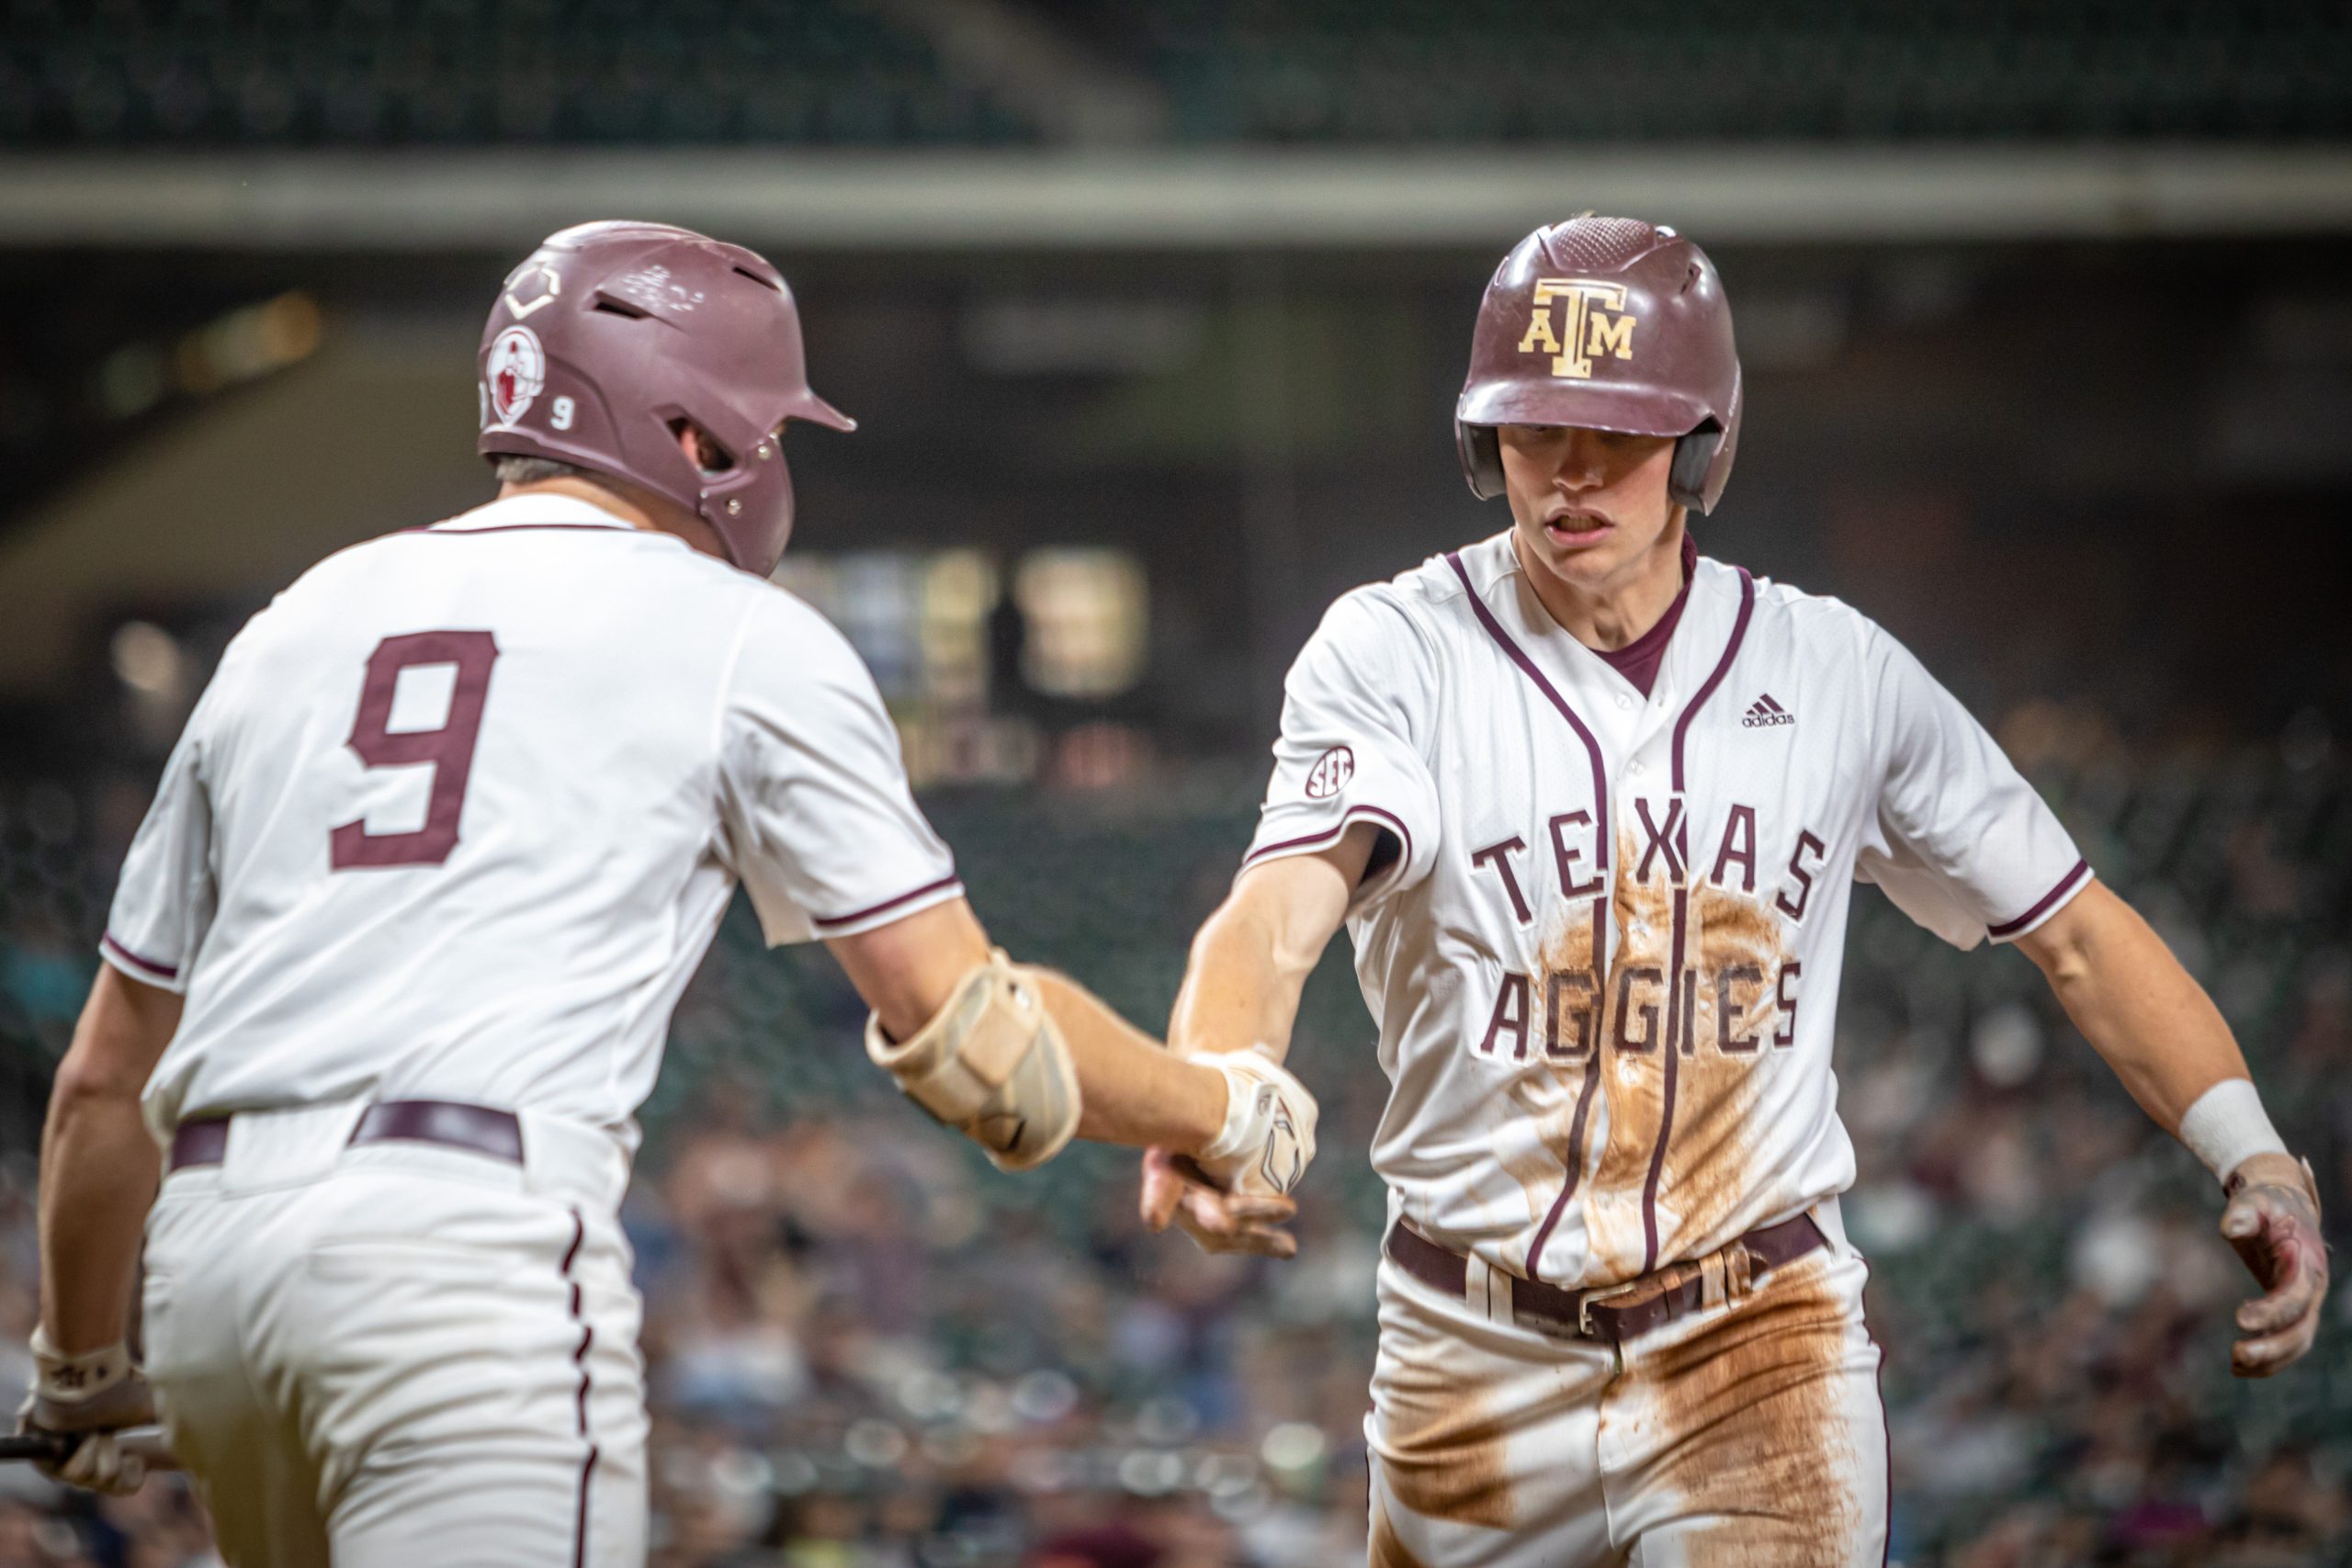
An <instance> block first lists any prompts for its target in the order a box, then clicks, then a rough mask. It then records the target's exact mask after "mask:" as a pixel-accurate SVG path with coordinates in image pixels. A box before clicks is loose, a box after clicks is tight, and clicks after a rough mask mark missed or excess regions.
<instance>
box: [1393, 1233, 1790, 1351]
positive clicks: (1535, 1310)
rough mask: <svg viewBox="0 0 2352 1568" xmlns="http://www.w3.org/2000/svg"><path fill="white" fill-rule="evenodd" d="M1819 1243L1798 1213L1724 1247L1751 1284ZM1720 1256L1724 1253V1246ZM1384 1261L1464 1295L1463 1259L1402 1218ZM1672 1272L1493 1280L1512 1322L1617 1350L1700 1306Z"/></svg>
mask: <svg viewBox="0 0 2352 1568" xmlns="http://www.w3.org/2000/svg"><path fill="white" fill-rule="evenodd" d="M1826 1245H1828V1237H1826V1236H1825V1235H1822V1232H1821V1227H1820V1226H1819V1225H1817V1224H1814V1221H1813V1216H1812V1215H1811V1214H1799V1215H1797V1216H1796V1217H1794V1218H1793V1219H1787V1220H1782V1221H1781V1223H1780V1224H1776V1225H1766V1226H1765V1227H1763V1228H1762V1229H1761V1230H1752V1231H1749V1232H1748V1233H1747V1235H1744V1236H1741V1237H1740V1238H1739V1239H1738V1240H1737V1241H1736V1242H1734V1243H1732V1244H1731V1246H1732V1247H1745V1248H1746V1249H1747V1269H1748V1274H1749V1277H1750V1278H1754V1277H1755V1276H1757V1275H1759V1274H1762V1273H1764V1272H1765V1271H1766V1270H1768V1269H1778V1268H1780V1267H1781V1266H1782V1265H1783V1264H1789V1263H1793V1262H1795V1261H1796V1260H1797V1259H1798V1258H1803V1257H1804V1255H1805V1254H1806V1253H1808V1252H1812V1251H1813V1250H1815V1248H1817V1247H1825V1246H1826ZM1724 1250H1725V1251H1726V1252H1728V1251H1730V1250H1731V1247H1726V1248H1724ZM1388 1257H1389V1259H1390V1261H1392V1262H1394V1263H1395V1264H1396V1265H1397V1268H1399V1269H1403V1270H1404V1271H1405V1272H1406V1273H1408V1274H1410V1275H1411V1276H1412V1277H1413V1278H1414V1279H1416V1280H1419V1281H1420V1282H1421V1283H1422V1284H1424V1285H1427V1286H1429V1287H1430V1289H1431V1290H1433V1291H1442V1292H1444V1293H1445V1294H1447V1295H1450V1296H1456V1297H1460V1296H1463V1295H1464V1294H1465V1293H1466V1292H1467V1291H1468V1288H1469V1280H1470V1260H1469V1259H1468V1258H1464V1257H1463V1256H1462V1255H1461V1254H1460V1253H1458V1252H1455V1251H1453V1249H1451V1248H1450V1247H1441V1246H1439V1245H1438V1244H1437V1243H1436V1242H1433V1241H1431V1240H1430V1238H1429V1237H1427V1236H1425V1235H1422V1234H1421V1233H1420V1232H1419V1231H1417V1230H1414V1229H1412V1228H1411V1227H1409V1226H1408V1225H1407V1224H1405V1222H1404V1221H1402V1220H1399V1221H1397V1223H1396V1224H1393V1225H1391V1226H1389V1227H1388ZM1686 1267H1687V1266H1686ZM1674 1272H1678V1270H1663V1269H1662V1270H1660V1271H1659V1272H1658V1273H1656V1274H1645V1275H1643V1276H1642V1277H1641V1278H1639V1279H1635V1280H1626V1281H1625V1282H1624V1283H1623V1284H1622V1285H1604V1286H1601V1287H1600V1288H1598V1289H1595V1290H1589V1291H1569V1290H1563V1289H1562V1288H1561V1287H1559V1286H1557V1285H1546V1284H1544V1283H1542V1282H1540V1281H1538V1280H1522V1279H1520V1278H1519V1277H1518V1276H1517V1275H1515V1274H1505V1273H1502V1272H1500V1271H1499V1270H1498V1271H1497V1272H1496V1275H1495V1278H1496V1280H1498V1282H1500V1283H1501V1284H1503V1285H1505V1286H1507V1287H1508V1288H1509V1289H1510V1311H1511V1321H1512V1322H1514V1323H1517V1324H1520V1325H1522V1326H1524V1327H1529V1328H1536V1329H1541V1330H1542V1331H1544V1332H1545V1333H1549V1334H1559V1335H1564V1336H1566V1337H1569V1338H1573V1339H1599V1340H1602V1341H1605V1342H1606V1343H1608V1344H1611V1345H1622V1344H1623V1343H1624V1342H1625V1341H1626V1340H1628V1339H1633V1338H1636V1337H1639V1336H1641V1335H1644V1334H1647V1333H1648V1332H1649V1331H1650V1330H1651V1329H1653V1328H1658V1327H1662V1326H1664V1325H1667V1324H1668V1323H1671V1322H1673V1321H1674V1320H1675V1319H1676V1318H1678V1317H1680V1316H1681V1315H1682V1314H1685V1313H1689V1312H1695V1311H1697V1310H1698V1309H1699V1307H1700V1305H1701V1304H1702V1303H1703V1302H1704V1301H1705V1299H1706V1279H1705V1276H1704V1275H1703V1274H1702V1273H1692V1274H1691V1275H1690V1277H1689V1278H1687V1279H1682V1280H1675V1281H1674V1282H1673V1283H1670V1284H1669V1283H1666V1282H1665V1281H1666V1280H1667V1279H1668V1276H1669V1275H1670V1274H1672V1273H1674Z"/></svg>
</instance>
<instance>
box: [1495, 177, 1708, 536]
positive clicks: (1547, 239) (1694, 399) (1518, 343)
mask: <svg viewBox="0 0 2352 1568" xmlns="http://www.w3.org/2000/svg"><path fill="white" fill-rule="evenodd" d="M1740 405H1741V399H1740V387H1739V353H1738V351H1737V349H1736V348H1735V347H1734V346H1733V344H1732V336H1731V304H1730V302H1729V301H1728V300H1726V299H1724V286H1723V279H1721V278H1720V277H1718V276H1715V266H1714V264H1713V262H1711V261H1709V260H1708V259H1707V256H1706V253H1705V252H1703V251H1702V250H1700V249H1699V247H1698V246H1696V245H1694V244H1692V243H1691V242H1690V241H1688V240H1686V239H1684V238H1683V237H1682V236H1681V235H1679V234H1678V233H1676V232H1675V231H1673V230H1671V229H1665V228H1657V227H1654V226H1652V225H1650V224H1647V223H1644V222H1640V221H1638V220H1634V219H1631V218H1595V217H1592V216H1590V215H1587V216H1584V217H1580V218H1571V219H1569V220H1567V221H1566V222H1565V223H1555V224H1552V225H1550V226H1549V227H1546V228H1543V229H1538V230H1536V231H1535V232H1533V233H1532V234H1530V235H1529V236H1527V238H1525V239H1524V240H1521V242H1520V243H1518V244H1517V245H1515V246H1513V247H1512V248H1511V253H1510V254H1509V255H1507V256H1505V257H1504V258H1503V265H1501V266H1499V267H1498V268H1496V269H1495V276H1494V281H1493V282H1491V283H1489V284H1487V298H1486V299H1485V300H1484V301H1483V302H1482V303H1481V304H1480V305H1479V307H1478V330H1477V334H1476V337H1474V338H1473V339H1472V340H1471V344H1470V374H1469V377H1468V378H1467V379H1465V380H1464V382H1463V384H1462V400H1461V401H1460V402H1459V403H1457V404H1456V405H1455V406H1454V412H1453V430H1454V438H1455V443H1456V445H1457V446H1460V448H1461V451H1462V470H1463V472H1464V474H1466V475H1467V476H1468V477H1469V479H1470V493H1471V494H1473V495H1475V496H1476V497H1477V498H1478V499H1479V500H1481V501H1484V500H1487V498H1488V497H1491V496H1497V495H1500V494H1502V493H1503V465H1502V452H1501V448H1500V444H1499V443H1498V440H1497V438H1496V435H1495V427H1496V426H1497V425H1498V424H1565V425H1576V426H1578V427H1581V428H1584V429H1589V430H1614V431H1622V432H1623V433H1625V434H1630V435H1672V436H1677V437H1679V440H1678V441H1677V442H1676V443H1675V447H1674V466H1673V468H1672V469H1671V470H1669V472H1668V479H1667V492H1668V494H1669V495H1670V496H1672V497H1673V498H1674V500H1675V501H1676V502H1678V503H1679V504H1680V505H1683V506H1688V507H1692V508H1695V509H1696V510H1698V511H1699V512H1702V513H1706V512H1712V511H1713V510H1714V505H1715V501H1716V498H1717V497H1719V496H1721V495H1722V494H1723V492H1724V480H1725V479H1729V478H1730V477H1731V460H1732V457H1733V454H1734V453H1735V452H1736V450H1737V448H1738V446H1739V416H1740Z"/></svg>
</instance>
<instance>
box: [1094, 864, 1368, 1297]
mask: <svg viewBox="0 0 2352 1568" xmlns="http://www.w3.org/2000/svg"><path fill="white" fill-rule="evenodd" d="M1378 837H1379V835H1378V832H1377V830H1376V829H1374V828H1373V827H1372V825H1371V824H1370V823H1357V824H1355V825H1354V826H1353V827H1351V828H1350V829H1348V830H1347V831H1346V832H1344V833H1342V834H1341V835H1340V840H1339V841H1338V842H1337V843H1335V844H1333V845H1332V846H1331V847H1330V848H1329V849H1328V850H1325V851H1323V852H1320V853H1318V854H1311V855H1290V856H1284V857H1283V858H1281V859H1278V860H1272V861H1267V862H1265V863H1262V864H1260V865H1256V866H1252V867H1251V868H1250V870H1248V871H1246V872H1244V873H1242V874H1241V875H1240V877H1239V878H1238V879H1237V880H1236V881H1235V883H1234V885H1233V891H1232V892H1231V893H1230V894H1228V895H1227V897H1226V900H1225V902H1224V903H1223V904H1221V905H1219V906H1218V907H1217V909H1216V913H1215V914H1213V915H1211V916H1210V917H1209V918H1208V919H1207V921H1206V922H1205V923H1204V925H1203V926H1202V927H1201V930H1200V934H1199V935H1197V936H1195V937H1194V938H1193V952H1192V957H1191V960H1190V962H1189V963H1188V964H1186V966H1185V971H1184V984H1183V987H1182V989H1181V990H1179V991H1178V992H1177V994H1176V1008H1175V1011H1174V1013H1173V1014H1172V1015H1171V1016H1170V1019H1169V1021H1168V1043H1169V1045H1170V1049H1172V1050H1177V1051H1184V1052H1216V1053H1232V1052H1246V1051H1253V1050H1254V1051H1260V1052H1263V1053H1264V1054H1265V1055H1269V1056H1271V1057H1272V1058H1273V1059H1274V1060H1276V1061H1278V1062H1279V1061H1281V1060H1282V1059H1283V1057H1284V1056H1285V1055H1288V1054H1289V1051H1290V1036H1291V1029H1292V1026H1293V1025H1294V1024H1295V1023H1296V1022H1297V1021H1298V1001H1299V996H1300V993H1301V992H1302V991H1304V990H1305V988H1306V977H1307V976H1309V975H1311V974H1313V973H1314V972H1315V965H1316V964H1317V962H1318V961H1320V960H1321V958H1322V956H1323V950H1324V949H1325V948H1327V947H1329V945H1330V944H1331V938H1332V937H1334V936H1335V935H1337V934H1338V933H1339V930H1340V923H1341V922H1342V921H1343V920H1345V919H1347V913H1348V898H1349V895H1350V894H1351V892H1353V890H1354V889H1355V887H1356V886H1357V885H1358V884H1359V883H1361V882H1362V881H1363V874H1364V869H1365V867H1367V866H1368V865H1370V864H1371V863H1372V852H1373V849H1374V846H1375V844H1376V843H1377V842H1378ZM1242 1059H1244V1060H1246V1059H1247V1058H1242ZM1171 1152H1181V1151H1171V1149H1170V1148H1155V1149H1153V1150H1152V1151H1151V1152H1150V1153H1149V1154H1148V1155H1146V1156H1144V1168H1143V1189H1142V1192H1141V1195H1140V1199H1139V1202H1138V1207H1139V1209H1140V1211H1141V1213H1142V1215H1143V1220H1144V1223H1145V1224H1148V1225H1149V1226H1150V1227H1151V1228H1152V1229H1153V1230H1165V1229H1167V1228H1168V1226H1169V1225H1170V1224H1179V1225H1182V1227H1183V1229H1184V1230H1185V1231H1186V1233H1187V1234H1189V1235H1191V1236H1192V1237H1193V1240H1195V1241H1197V1242H1199V1243H1200V1244H1201V1246H1202V1247H1205V1248H1206V1249H1207V1250H1209V1251H1211V1252H1256V1253H1262V1254H1266V1255H1268V1256H1271V1257H1275V1258H1288V1257H1291V1256H1293V1255H1295V1253H1296V1252H1297V1250H1298V1243H1297V1241H1296V1239H1295V1237H1293V1236H1292V1235H1290V1234H1289V1233H1288V1232H1286V1231H1284V1230H1283V1228H1282V1227H1283V1224H1284V1222H1286V1221H1287V1220H1288V1219H1289V1218H1290V1217H1291V1214H1292V1213H1293V1207H1292V1205H1291V1203H1290V1201H1289V1199H1288V1198H1287V1197H1283V1196H1272V1197H1269V1196H1267V1195H1265V1194H1261V1193H1254V1192H1249V1191H1237V1190H1231V1188H1230V1185H1229V1184H1226V1183H1221V1182H1218V1181H1215V1180H1212V1179H1209V1176H1210V1173H1208V1172H1204V1171H1203V1170H1201V1169H1199V1168H1196V1167H1193V1166H1192V1165H1191V1164H1190V1163H1189V1162H1187V1161H1183V1160H1179V1159H1175V1158H1172V1157H1170V1156H1171Z"/></svg>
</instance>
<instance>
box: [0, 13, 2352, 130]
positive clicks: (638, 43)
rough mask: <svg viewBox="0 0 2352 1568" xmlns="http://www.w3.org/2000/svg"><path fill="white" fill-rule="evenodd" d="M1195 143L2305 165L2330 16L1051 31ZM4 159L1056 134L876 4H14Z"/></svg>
mask: <svg viewBox="0 0 2352 1568" xmlns="http://www.w3.org/2000/svg"><path fill="white" fill-rule="evenodd" d="M1029 3H1030V4H1031V5H1032V6H1033V8H1034V9H1035V10H1036V11H1038V12H1039V13H1040V14H1041V15H1042V16H1044V17H1046V18H1047V19H1048V20H1050V21H1052V22H1053V23H1055V24H1057V26H1059V27H1060V28H1062V29H1063V30H1064V31H1065V32H1066V33H1068V34H1069V36H1070V37H1071V38H1073V39H1077V40H1079V41H1080V42H1081V43H1083V44H1085V45H1087V46H1090V47H1091V48H1092V49H1093V50H1094V51H1097V53H1098V54H1099V55H1100V56H1101V57H1103V59H1105V60H1107V61H1112V62H1117V63H1118V64H1120V65H1122V66H1124V67H1125V68H1126V69H1128V70H1129V71H1130V72H1131V73H1134V74H1135V75H1136V76H1137V77H1139V78H1141V79H1143V80H1144V81H1146V82H1148V83H1150V84H1153V85H1157V86H1158V88H1159V91H1160V93H1161V94H1162V96H1164V97H1165V98H1166V100H1167V102H1168V106H1169V115H1168V126H1169V134H1170V137H1171V138H1172V139H1173V140H1175V141H1181V142H1230V141H1273V142H1288V141H1297V142H1356V143H1363V142H1368V143H1390V142H1396V143H1403V142H1453V143H1481V142H1540V141H1713V140H1718V139H1753V138H1762V139H1768V140H1788V139H1796V140H1811V139H1825V140H1826V139H1846V140H1856V141H1889V140H1895V141H1905V140H1958V141H2052V140H2055V141H2083V140H2089V141H2109V140H2153V139H2195V140H2203V141H2211V140H2217V139H2220V140H2230V139H2245V140H2257V141H2268V140H2298V139H2301V140H2309V139H2324V138H2340V137H2342V136H2345V135H2346V134H2347V133H2352V26H2347V24H2346V19H2345V13H2344V10H2343V7H2342V6H2335V5H2330V4H2326V3H2325V0H2249V3H2245V4H2239V5H2233V6H2219V5H2211V6H2126V5H2120V4H2098V5H2051V4H2046V3H2043V0H1991V3H1987V4H1983V5H1972V6H1910V5H1898V4H1888V3H1883V0H1882V3H1875V4H1869V5H1848V4H1841V3H1839V0H1758V3H1757V4H1752V5H1733V4H1727V3H1722V0H1715V3H1698V4H1694V3H1691V0H1680V3H1676V4H1668V3H1666V0H1626V3H1625V4H1621V5H1615V6H1609V7H1606V8H1605V9H1596V8H1592V7H1587V6H1566V5H1560V4H1557V3H1555V0H1388V3H1385V4H1378V5H1365V4H1350V3H1347V0H1102V3H1096V0H1029ZM0 17H5V39H0V146H10V145H13V146H58V145H74V146H80V147H104V146H156V145H173V146H181V145H191V144H194V145H207V144H209V145H224V146H225V145H242V146H354V147H375V146H388V145H422V146H435V145H450V144H482V143H492V144H528V143H548V142H554V143H572V144H592V145H593V144H618V143H629V144H640V145H641V144H664V143H667V144H685V145H698V144H710V143H741V142H774V143H793V144H808V145H818V146H831V145H845V146H875V145H890V144H899V145H981V146H993V145H1001V144H1006V143H1018V142H1024V141H1035V139H1036V128H1035V126H1034V125H1032V124H1030V123H1028V122H1027V120H1026V119H1024V118H1023V116H1022V115H1021V114H1020V113H1019V112H1018V111H1017V110H1016V109H1014V108H1012V107H1010V106H1009V105H1007V104H1006V103H1005V102H1004V101H1002V100H1001V98H999V97H998V96H994V95H993V94H992V93H991V92H989V90H988V89H987V88H986V87H985V86H983V85H978V84H976V83H973V82H969V81H966V80H964V79H962V78H961V77H960V76H959V75H958V74H957V73H956V72H955V71H954V70H952V69H951V68H949V67H948V66H947V65H945V64H944V63H943V62H942V61H941V59H940V58H939V56H938V55H937V54H936V53H935V51H933V48H932V46H931V44H930V42H929V40H928V39H924V38H922V36H920V35H919V34H917V33H915V32H913V31H910V30H909V29H908V28H906V27H904V26H901V25H899V24H898V23H897V22H894V21H892V20H888V19H886V18H885V17H883V16H882V15H879V14H877V12H876V10H874V9H873V8H870V7H868V6H861V5H857V4H855V3H854V0H788V3H778V4H759V3H755V0H681V3H679V4H673V5H662V6H643V5H632V4H628V3H626V0H519V3H498V0H427V3H424V4H417V5H395V4H391V3H390V0H108V3H106V4H98V5H86V4H74V3H69V0H7V4H6V6H5V7H0Z"/></svg>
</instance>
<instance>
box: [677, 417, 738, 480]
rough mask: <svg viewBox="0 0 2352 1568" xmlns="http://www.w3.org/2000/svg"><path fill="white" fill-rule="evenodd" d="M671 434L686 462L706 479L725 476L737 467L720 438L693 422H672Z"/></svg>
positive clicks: (688, 420) (683, 419)
mask: <svg viewBox="0 0 2352 1568" xmlns="http://www.w3.org/2000/svg"><path fill="white" fill-rule="evenodd" d="M670 434H672V435H673V436H675V437H676V438H677V442H678V450H679V451H681V452H684V454H685V455H686V461H687V462H689V463H692V464H693V465H694V466H695V468H697V469H698V470H700V471H701V473H702V476H703V477H704V478H705V479H709V478H712V477H713V476H715V475H718V474H723V473H725V472H727V471H728V470H729V468H733V467H734V466H735V459H734V458H733V457H729V455H728V451H727V448H726V447H724V446H720V445H719V444H718V438H717V437H716V436H714V435H712V434H710V432H708V431H707V430H705V429H704V428H703V427H702V426H701V425H699V424H696V423H695V422H694V421H693V420H690V419H686V418H684V417H681V418H678V419H673V420H672V421H671V422H670Z"/></svg>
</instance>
